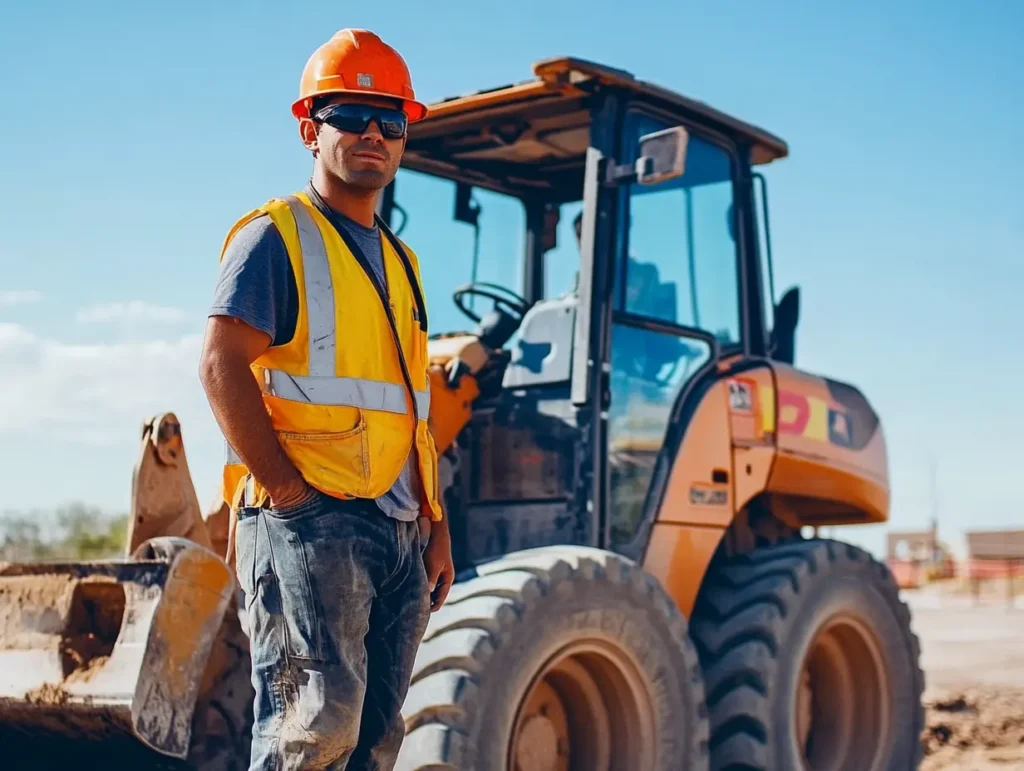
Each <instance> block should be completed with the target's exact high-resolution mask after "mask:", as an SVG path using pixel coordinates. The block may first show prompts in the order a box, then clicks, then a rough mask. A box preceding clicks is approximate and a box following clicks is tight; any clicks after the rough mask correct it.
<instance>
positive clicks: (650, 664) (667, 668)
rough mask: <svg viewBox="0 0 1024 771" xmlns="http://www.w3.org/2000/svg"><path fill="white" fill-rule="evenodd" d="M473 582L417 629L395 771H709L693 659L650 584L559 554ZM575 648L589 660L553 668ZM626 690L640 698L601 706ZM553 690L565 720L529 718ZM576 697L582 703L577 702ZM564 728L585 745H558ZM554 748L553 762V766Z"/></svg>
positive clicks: (516, 561)
mask: <svg viewBox="0 0 1024 771" xmlns="http://www.w3.org/2000/svg"><path fill="white" fill-rule="evenodd" d="M479 573H480V575H479V576H478V577H474V578H472V579H470V580H468V581H466V582H464V583H458V584H456V585H455V586H454V587H453V588H452V590H451V594H450V595H449V599H448V602H447V604H446V605H445V607H444V608H442V609H441V610H440V611H438V612H437V613H436V614H434V616H433V617H432V619H431V622H430V625H429V626H428V629H427V632H426V635H425V637H424V642H423V644H422V646H421V648H420V651H419V655H418V656H417V660H416V665H415V671H414V674H413V680H412V685H411V687H410V690H409V694H408V697H407V699H406V701H405V707H404V709H403V714H404V716H405V718H406V726H407V735H406V739H405V743H404V744H403V746H402V751H401V754H400V755H399V759H398V763H397V766H396V771H414V770H415V771H428V770H429V771H438V770H440V769H459V770H460V771H461V770H464V771H499V770H500V771H506V769H507V771H518V769H520V768H521V767H522V765H517V764H516V763H515V762H509V755H510V754H516V753H518V754H516V757H518V758H519V759H520V760H521V761H522V760H523V753H526V754H532V755H533V757H532V758H531V759H529V761H528V762H525V763H524V764H525V765H526V766H527V767H528V768H529V770H530V771H534V769H547V768H551V769H563V770H564V769H571V770H572V771H576V770H577V769H586V771H612V770H613V769H619V768H640V767H641V766H642V767H643V769H644V771H661V770H664V771H669V770H671V771H679V769H692V770H693V771H700V769H706V768H707V763H708V751H707V731H708V729H707V719H706V711H705V708H704V690H703V686H702V683H701V677H700V670H699V663H698V659H697V655H696V651H695V650H694V648H693V645H692V643H691V642H690V640H689V638H688V636H687V629H686V622H685V620H684V618H683V617H682V615H681V614H680V613H679V611H678V610H677V609H676V607H675V605H674V604H673V603H672V601H671V600H670V599H669V597H668V596H667V595H666V594H665V592H664V591H663V590H662V588H661V586H660V585H659V584H658V582H657V581H655V580H654V579H653V578H652V577H651V576H649V575H648V574H646V573H644V572H643V571H642V570H641V569H640V568H638V567H637V566H635V565H634V564H632V563H631V562H629V561H627V560H625V559H623V558H621V557H619V556H617V555H614V554H611V553H609V552H604V551H601V550H598V549H589V548H583V547H571V546H558V547H549V548H540V549H534V550H530V551H526V552H520V553H517V554H512V555H508V556H506V557H504V558H502V559H500V560H498V561H497V562H494V563H490V564H488V565H486V566H484V567H481V568H480V570H479ZM581 644H585V645H588V646H589V647H587V648H586V650H582V649H580V650H579V651H578V652H579V655H577V656H575V657H574V658H568V659H559V656H560V655H561V654H565V653H567V652H571V649H572V648H571V647H572V646H573V645H577V646H579V645H581ZM603 656H608V657H609V658H608V659H605V658H602V657H603ZM612 659H615V661H616V662H618V663H617V664H616V663H611V664H609V663H608V662H609V661H611V660H612ZM559 660H560V661H562V662H563V663H562V664H558V665H557V666H556V669H555V671H554V674H552V675H551V676H550V677H548V678H546V679H544V680H543V681H542V682H540V685H538V686H537V687H536V688H535V687H534V684H535V683H536V682H538V681H539V675H540V674H541V673H543V672H545V671H550V670H549V669H548V668H549V667H551V666H552V665H553V662H555V661H559ZM620 665H621V667H622V668H621V670H616V668H615V667H616V666H620ZM581 672H583V673H584V674H582V675H580V673H581ZM623 673H625V674H623ZM576 677H578V678H580V679H579V680H578V681H577V680H575V679H574V678H576ZM588 678H589V683H588V682H587V680H588ZM580 683H584V685H583V686H581V685H580ZM627 683H628V684H629V686H632V688H633V691H632V693H639V694H642V696H640V697H639V698H636V699H630V698H621V699H619V698H616V697H613V696H611V693H612V692H613V691H615V689H616V688H618V689H620V690H618V691H617V693H619V694H621V693H627V692H629V691H628V688H627ZM552 685H553V688H554V691H557V693H558V698H556V700H555V701H557V702H558V704H559V705H561V706H563V707H566V708H565V711H564V713H562V714H563V716H564V718H565V720H564V722H561V723H559V710H558V709H553V710H552V711H550V712H549V711H548V709H549V708H550V707H551V704H552V703H554V702H545V706H544V707H543V708H541V709H540V710H539V711H535V712H532V713H530V717H529V718H528V719H527V712H528V711H529V710H530V709H532V708H531V707H530V705H525V706H524V705H523V704H522V702H523V701H524V698H525V697H526V696H527V694H530V693H532V694H533V695H534V697H536V698H541V696H539V694H547V696H551V695H552V693H553V692H554V691H552V690H550V689H548V687H549V686H552ZM574 687H575V688H577V689H578V690H577V692H576V694H575V696H576V698H575V700H574V699H573V696H572V695H571V694H573V688H574ZM595 688H596V689H597V691H600V692H601V696H600V697H598V698H597V699H595V698H594V697H593V694H594V693H596V691H595ZM546 689H547V690H546ZM588 689H589V691H588ZM582 692H589V693H590V694H591V697H590V699H589V700H588V699H587V698H586V696H585V695H584V696H582V701H581V693H582ZM558 699H561V701H558ZM541 701H542V702H543V701H544V698H541ZM536 703H537V702H533V701H531V704H533V705H534V706H536ZM595 704H603V705H604V709H605V710H606V712H605V714H604V715H601V714H598V713H600V712H601V709H600V708H593V705H595ZM633 704H639V705H640V706H639V707H638V708H637V710H636V711H633V710H631V709H630V705H633ZM521 707H524V708H523V709H521ZM569 707H571V708H569ZM638 713H642V714H640V715H639V716H638ZM524 721H525V722H524ZM574 721H575V726H574ZM602 722H604V724H603V725H602ZM517 723H518V726H517ZM559 726H561V728H562V729H563V730H562V732H561V733H560V731H559V730H558V727H559ZM565 729H567V730H568V734H569V735H570V737H571V736H576V737H579V736H580V735H581V734H583V735H584V740H583V741H582V742H580V745H585V746H580V745H575V744H573V742H572V740H571V739H570V740H569V741H566V740H565V738H562V739H561V740H558V739H556V736H558V735H561V736H563V737H564V736H565V733H564V730H565ZM513 735H519V736H522V737H525V738H524V741H523V742H520V744H519V745H518V747H519V749H518V750H510V741H511V738H512V736H513ZM558 741H560V743H561V747H562V748H563V749H562V752H563V755H562V756H560V758H561V759H560V760H559V761H558V762H555V763H552V761H553V757H552V753H553V752H554V750H553V748H554V747H555V746H557V742H558ZM566 747H569V748H570V750H569V753H568V754H569V755H570V758H569V760H568V761H567V760H566V759H565V756H564V753H565V748H566ZM545 748H546V749H545ZM574 752H575V753H576V754H575V756H573V753H574ZM539 756H542V757H543V758H546V759H541V757H539ZM638 762H639V763H640V765H637V763H638Z"/></svg>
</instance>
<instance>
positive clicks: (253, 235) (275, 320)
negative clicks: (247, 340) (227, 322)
mask: <svg viewBox="0 0 1024 771" xmlns="http://www.w3.org/2000/svg"><path fill="white" fill-rule="evenodd" d="M297 306H298V296H297V292H296V290H295V276H294V275H293V273H292V268H291V263H290V262H289V261H288V252H287V251H286V250H285V246H284V241H283V240H282V239H281V234H280V233H278V231H277V227H276V226H275V225H274V223H273V221H272V220H271V219H270V217H268V216H267V215H265V214H264V215H260V216H259V217H257V218H255V219H253V220H252V221H250V222H247V223H246V224H245V225H244V226H242V228H240V229H239V231H238V232H237V233H235V235H234V237H233V238H232V239H231V241H230V243H229V244H228V247H227V249H226V251H225V253H224V259H223V260H222V261H221V264H220V270H219V272H218V274H217V283H216V287H215V289H214V297H213V303H212V305H211V306H210V310H209V315H210V316H233V317H234V318H237V319H241V320H242V321H244V322H245V323H246V324H248V325H249V326H251V327H254V328H255V329H258V330H260V331H261V332H265V333H267V334H268V335H270V338H271V345H281V344H283V343H286V342H287V341H288V340H290V339H291V337H292V334H294V330H295V321H294V316H295V314H296V312H297Z"/></svg>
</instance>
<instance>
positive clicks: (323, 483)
mask: <svg viewBox="0 0 1024 771" xmlns="http://www.w3.org/2000/svg"><path fill="white" fill-rule="evenodd" d="M277 436H278V439H279V440H280V442H281V446H282V447H283V448H284V451H285V453H286V454H287V455H288V457H289V458H290V459H291V461H292V463H294V464H295V467H296V468H297V469H298V470H299V473H300V474H302V476H303V478H304V479H305V480H306V481H307V482H309V483H310V484H311V485H312V486H313V487H316V488H319V489H320V490H322V491H324V492H326V493H328V494H330V493H338V494H342V495H354V496H362V497H365V495H366V491H367V488H368V487H369V484H370V451H369V443H368V442H367V438H366V423H365V422H363V419H362V416H360V419H359V424H358V425H357V426H356V427H355V428H351V429H348V430H347V431H331V432H324V433H297V432H293V431H278V432H277Z"/></svg>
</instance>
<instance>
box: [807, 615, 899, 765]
mask: <svg viewBox="0 0 1024 771" xmlns="http://www.w3.org/2000/svg"><path fill="white" fill-rule="evenodd" d="M889 690H890V688H889V676H888V672H887V670H886V668H885V662H884V659H883V658H882V655H881V651H880V649H879V645H878V642H877V640H876V639H875V636H874V635H873V634H872V633H871V631H870V629H869V628H868V627H867V626H866V625H865V624H864V623H862V622H861V621H859V620H858V619H856V618H853V617H851V616H847V615H840V616H835V617H833V618H831V619H829V621H827V622H826V623H825V625H824V626H823V627H822V628H821V629H820V630H819V632H818V634H817V635H816V636H815V638H814V640H813V641H812V643H811V645H810V648H809V649H808V651H807V655H806V657H805V659H804V665H803V668H802V671H801V675H800V679H799V681H798V683H797V698H796V714H795V720H794V724H795V726H796V732H797V737H796V738H797V741H798V742H799V745H800V747H801V748H802V750H803V752H802V755H803V758H804V768H805V769H808V770H809V771H840V769H842V771H874V770H875V769H879V768H881V767H882V765H883V764H882V761H883V758H884V750H885V747H886V746H887V744H888V734H889V727H890V725H891V720H890V704H889V698H888V694H889Z"/></svg>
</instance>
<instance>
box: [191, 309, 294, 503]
mask: <svg viewBox="0 0 1024 771" xmlns="http://www.w3.org/2000/svg"><path fill="white" fill-rule="evenodd" d="M269 345H270V337H269V336H268V335H267V334H266V333H264V332H261V331H259V330H257V329H254V328H253V327H251V326H249V325H248V324H246V323H245V322H243V321H240V320H238V319H235V318H232V317H229V316H212V317H211V318H210V319H209V321H208V322H207V325H206V338H205V340H204V341H203V353H202V358H201V360H200V364H199V379H200V380H201V381H202V384H203V388H204V389H205V390H206V396H207V398H208V399H209V401H210V407H211V409H212V410H213V415H214V417H215V418H216V419H217V423H218V424H219V425H220V429H221V431H222V432H223V434H224V437H225V438H226V439H227V440H228V443H229V444H230V445H231V446H232V447H233V448H234V449H235V452H237V453H238V456H239V457H240V458H241V459H242V462H243V463H245V465H246V466H247V467H248V469H249V471H250V472H251V473H252V475H253V476H254V477H255V478H256V479H257V480H258V481H259V483H260V484H261V485H263V486H264V487H265V488H266V489H267V491H268V492H269V493H270V497H271V500H272V502H273V504H274V505H275V506H278V507H282V508H284V507H288V506H292V505H295V504H297V503H301V502H302V501H303V500H305V499H306V498H308V497H309V496H310V495H312V491H311V490H310V488H309V486H308V485H307V484H306V481H305V480H304V479H303V478H302V475H301V474H299V472H298V470H297V469H296V468H295V465H294V464H293V463H292V462H291V460H290V459H289V458H288V456H287V455H286V454H285V452H284V450H283V449H282V448H281V444H280V442H279V441H278V439H277V435H276V434H275V433H274V427H273V425H272V424H271V422H270V416H269V415H268V414H267V410H266V408H265V407H264V405H263V398H262V396H261V394H260V388H259V385H258V384H257V382H256V379H255V378H254V377H253V376H252V370H250V369H249V365H250V364H251V363H252V362H253V361H255V360H256V359H257V358H258V357H259V356H260V355H261V354H262V353H263V352H264V351H265V350H266V349H267V347H268V346H269Z"/></svg>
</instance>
